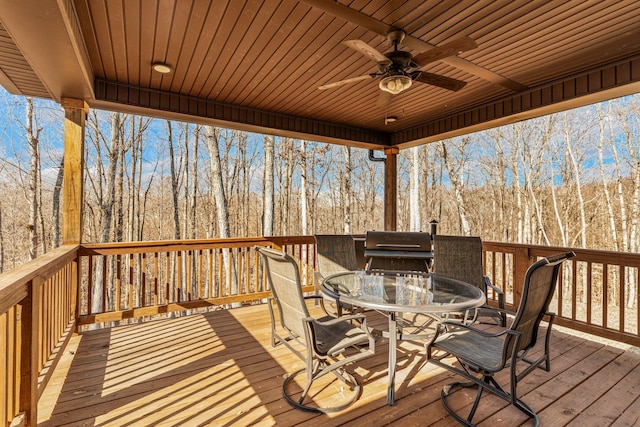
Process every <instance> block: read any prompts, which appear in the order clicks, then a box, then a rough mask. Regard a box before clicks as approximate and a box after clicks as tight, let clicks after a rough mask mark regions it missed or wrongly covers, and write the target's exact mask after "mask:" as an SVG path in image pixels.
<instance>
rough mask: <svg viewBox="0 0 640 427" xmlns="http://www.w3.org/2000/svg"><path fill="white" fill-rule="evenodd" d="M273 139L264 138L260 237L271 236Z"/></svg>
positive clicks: (271, 136) (267, 136)
mask: <svg viewBox="0 0 640 427" xmlns="http://www.w3.org/2000/svg"><path fill="white" fill-rule="evenodd" d="M274 144H275V138H274V137H273V135H265V136H264V178H263V183H264V184H263V188H264V190H263V192H262V193H263V203H262V206H263V208H262V209H263V215H262V235H263V236H272V235H273V208H274V186H273V173H274V155H273V154H274V149H275V145H274Z"/></svg>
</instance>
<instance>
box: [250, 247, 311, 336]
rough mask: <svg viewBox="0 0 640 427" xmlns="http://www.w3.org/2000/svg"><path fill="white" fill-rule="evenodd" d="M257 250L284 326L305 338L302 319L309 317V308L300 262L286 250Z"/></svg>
mask: <svg viewBox="0 0 640 427" xmlns="http://www.w3.org/2000/svg"><path fill="white" fill-rule="evenodd" d="M257 250H258V252H259V253H260V255H262V260H263V262H264V269H265V273H266V275H267V282H268V284H269V286H270V288H271V292H273V297H274V298H275V300H276V303H277V306H278V311H279V313H280V323H281V325H282V327H283V328H285V329H286V330H288V331H290V332H291V333H293V334H294V335H295V336H297V337H299V338H300V339H302V340H304V339H305V331H304V322H302V319H304V318H306V317H309V310H308V309H307V306H306V304H305V302H304V296H303V295H302V287H301V285H300V274H299V272H298V264H297V263H296V261H295V260H294V259H293V258H291V257H290V256H289V255H287V254H285V253H284V252H280V251H276V250H274V249H270V248H258V249H257Z"/></svg>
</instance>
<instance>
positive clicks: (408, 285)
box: [322, 270, 485, 405]
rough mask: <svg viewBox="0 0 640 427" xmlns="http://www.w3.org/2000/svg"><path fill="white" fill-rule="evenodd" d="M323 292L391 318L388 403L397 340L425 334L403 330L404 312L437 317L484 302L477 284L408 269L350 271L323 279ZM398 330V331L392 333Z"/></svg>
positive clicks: (392, 389)
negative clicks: (405, 332)
mask: <svg viewBox="0 0 640 427" xmlns="http://www.w3.org/2000/svg"><path fill="white" fill-rule="evenodd" d="M322 292H323V293H324V294H325V295H327V296H329V297H331V298H334V299H335V300H336V301H337V302H338V303H344V304H350V305H352V306H357V307H363V308H369V309H374V310H377V311H380V312H383V313H385V314H386V315H387V317H388V319H389V334H388V337H389V368H388V390H387V403H388V404H389V405H393V403H394V400H395V370H396V346H397V342H398V340H402V339H417V338H425V337H426V336H425V335H414V334H403V331H402V327H401V325H402V322H400V327H399V325H398V320H402V316H403V314H405V313H414V314H425V315H427V316H430V317H432V318H435V319H436V320H437V319H439V318H441V317H442V315H443V314H445V313H452V312H464V311H465V310H468V309H471V308H474V307H478V306H481V305H482V304H484V303H485V295H484V293H483V292H482V291H481V290H480V289H478V288H477V287H475V286H473V285H471V284H469V283H465V282H461V281H459V280H454V279H450V278H447V277H443V276H438V275H435V274H433V273H418V272H407V271H382V270H372V271H350V272H344V273H338V274H334V275H332V276H329V277H327V278H326V279H325V280H324V281H323V282H322ZM392 331H395V333H391V332H392Z"/></svg>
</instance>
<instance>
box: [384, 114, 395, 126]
mask: <svg viewBox="0 0 640 427" xmlns="http://www.w3.org/2000/svg"><path fill="white" fill-rule="evenodd" d="M397 120H398V118H397V117H396V116H389V117H385V119H384V124H385V125H388V124H389V123H394V122H395V121H397Z"/></svg>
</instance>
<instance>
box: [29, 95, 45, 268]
mask: <svg viewBox="0 0 640 427" xmlns="http://www.w3.org/2000/svg"><path fill="white" fill-rule="evenodd" d="M34 116H35V111H34V109H33V98H31V97H28V98H27V104H26V132H27V142H28V143H29V154H30V158H31V165H30V168H29V224H28V228H29V242H30V246H29V258H30V259H35V258H36V257H37V256H38V228H37V222H38V193H39V191H40V190H39V186H38V176H39V169H40V147H39V143H40V141H39V137H40V132H41V131H42V129H41V128H40V129H34V120H35V117H34Z"/></svg>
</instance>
